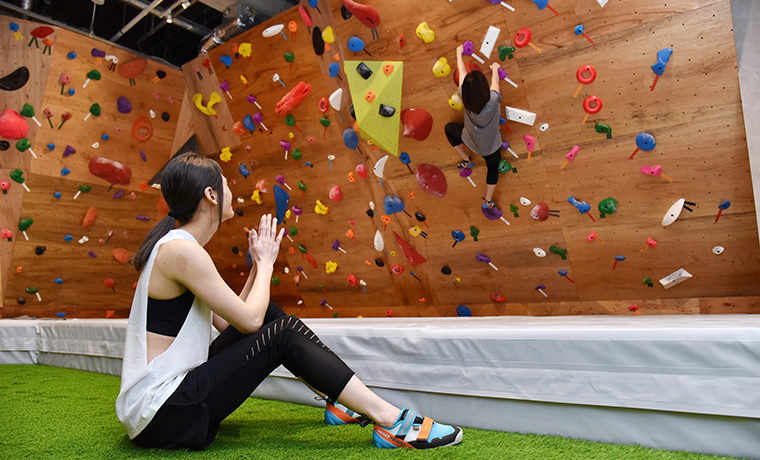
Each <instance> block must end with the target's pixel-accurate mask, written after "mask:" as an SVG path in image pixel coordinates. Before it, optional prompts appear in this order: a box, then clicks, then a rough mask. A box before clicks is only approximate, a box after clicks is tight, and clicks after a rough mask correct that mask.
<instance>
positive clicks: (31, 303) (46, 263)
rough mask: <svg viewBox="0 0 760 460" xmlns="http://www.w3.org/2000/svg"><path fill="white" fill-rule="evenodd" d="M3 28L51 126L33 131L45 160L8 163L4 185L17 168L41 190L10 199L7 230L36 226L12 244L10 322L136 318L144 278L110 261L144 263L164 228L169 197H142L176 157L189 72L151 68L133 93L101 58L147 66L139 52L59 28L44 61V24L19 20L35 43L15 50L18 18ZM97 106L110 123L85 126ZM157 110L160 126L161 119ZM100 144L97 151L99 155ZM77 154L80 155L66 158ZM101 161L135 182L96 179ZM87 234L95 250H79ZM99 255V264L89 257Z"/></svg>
mask: <svg viewBox="0 0 760 460" xmlns="http://www.w3.org/2000/svg"><path fill="white" fill-rule="evenodd" d="M0 19H1V20H3V21H4V22H3V27H2V30H3V32H2V35H1V37H2V43H3V46H4V47H8V49H9V53H11V54H9V55H19V56H22V57H23V58H24V61H23V62H24V63H25V64H26V65H27V66H29V67H30V71H31V77H32V79H31V80H30V83H29V84H28V85H27V87H25V88H23V89H22V90H20V91H19V92H17V93H20V94H21V93H22V92H23V94H24V95H25V96H24V97H25V98H27V99H28V100H29V102H30V103H31V104H32V105H33V106H34V108H35V111H36V112H37V118H38V119H39V120H40V121H41V122H42V126H41V127H39V128H37V126H36V125H34V124H33V123H30V125H31V126H32V131H31V133H32V135H33V137H30V140H31V142H32V147H33V149H34V150H35V153H36V154H37V155H38V158H37V159H31V156H30V155H29V154H28V153H24V154H22V155H19V154H18V152H16V151H15V148H13V147H12V148H11V149H10V150H9V151H7V152H3V153H2V157H1V158H3V165H2V168H3V170H2V174H3V176H4V177H7V174H8V172H7V171H8V169H15V168H17V167H18V168H20V169H22V170H23V171H24V176H25V177H26V178H27V184H28V185H29V187H30V189H31V190H32V191H31V193H27V192H23V191H22V189H21V187H16V186H14V187H13V188H12V190H11V193H10V194H9V195H7V198H6V196H4V197H3V200H6V199H7V200H9V201H4V206H5V203H13V206H15V207H16V208H17V209H16V211H15V213H9V214H6V213H5V208H4V209H3V211H4V212H3V226H5V225H8V226H9V227H10V228H12V229H14V230H15V229H16V227H17V224H18V221H19V219H20V218H24V217H32V218H33V219H34V224H33V225H32V227H31V229H30V231H28V232H27V233H28V234H29V237H30V241H28V242H27V241H25V240H24V238H23V235H21V234H20V233H19V232H18V231H16V232H15V233H16V237H15V241H14V243H8V242H5V243H3V275H4V276H3V283H6V284H7V285H6V288H5V289H4V291H3V310H2V316H3V317H13V316H19V315H24V314H28V315H32V316H52V315H55V314H56V313H58V312H66V313H67V314H68V315H69V316H79V317H87V316H92V317H104V316H105V315H106V311H108V310H113V311H114V312H115V314H116V315H117V316H126V315H127V314H128V311H129V306H130V304H131V293H132V283H133V282H134V281H135V280H136V279H137V272H136V271H135V270H134V267H132V266H131V265H119V264H118V263H117V262H116V261H115V260H114V259H113V257H112V256H111V255H110V253H111V250H112V249H113V248H115V247H124V248H126V249H127V250H128V251H129V252H130V253H131V254H134V252H135V250H136V249H137V247H138V246H139V244H140V242H141V241H142V239H143V238H144V236H145V234H146V233H147V231H148V230H149V229H150V227H151V223H153V222H155V218H156V214H157V211H156V203H157V201H158V197H159V192H158V191H157V190H155V189H153V188H148V189H147V190H145V191H142V190H141V183H143V182H147V181H148V180H150V179H151V178H152V177H153V176H154V175H155V174H156V172H158V170H159V169H160V168H161V167H162V166H163V165H164V164H165V162H166V161H167V159H168V158H169V156H170V155H171V154H172V150H171V148H172V142H173V140H174V138H175V130H176V128H177V120H178V118H179V114H180V108H181V105H182V97H183V95H184V92H185V84H184V80H183V78H182V75H181V72H180V71H178V70H177V69H174V68H171V67H167V66H166V65H163V64H160V63H158V62H154V61H150V60H148V62H147V67H146V69H145V71H144V72H143V73H142V74H141V75H139V76H138V77H137V78H136V79H135V81H134V84H133V85H130V83H129V81H128V80H127V79H126V78H124V77H122V76H121V75H119V72H118V67H116V68H115V69H113V70H110V69H109V62H108V61H106V60H99V59H96V58H95V57H93V56H92V54H91V50H92V49H93V48H97V49H100V50H102V51H105V53H106V54H107V55H114V56H116V57H117V58H118V60H119V65H122V64H124V63H126V62H128V61H130V60H132V59H134V58H137V57H138V56H136V55H134V54H133V53H129V52H126V51H123V50H121V49H118V48H115V47H113V46H110V45H107V44H104V43H101V42H99V41H97V40H93V39H90V38H88V37H84V36H82V35H78V34H76V33H73V32H71V31H68V30H65V29H58V28H56V32H55V34H54V35H53V36H54V38H55V45H54V46H53V48H52V53H51V55H49V56H48V55H44V56H42V57H40V56H41V49H40V50H36V49H35V48H34V46H32V48H28V47H27V46H26V45H27V43H28V40H29V37H28V35H29V31H30V30H32V29H33V28H34V27H36V26H38V25H39V24H34V23H31V22H24V21H17V22H19V23H21V24H22V26H21V31H22V33H23V34H24V35H25V36H26V39H25V40H24V41H21V42H15V41H13V35H12V33H10V32H9V31H8V27H7V22H8V21H9V19H8V18H5V17H2V18H0ZM69 52H75V53H76V55H77V57H76V58H75V59H68V58H67V54H68V53H69ZM13 53H15V54H13ZM4 56H5V54H4ZM40 59H41V60H40ZM38 61H39V63H38ZM14 68H15V67H14ZM93 69H96V70H98V71H99V72H100V73H101V75H102V78H101V79H100V80H99V81H95V80H93V81H91V82H90V83H89V84H88V85H87V87H86V88H83V84H84V81H85V78H86V74H87V73H88V72H89V71H90V70H93ZM3 70H4V71H5V68H4V69H3ZM158 70H163V71H164V72H166V77H165V78H163V79H160V80H157V81H156V82H154V81H153V79H154V77H155V76H156V72H157V71H158ZM62 72H66V73H67V74H69V76H70V77H71V83H70V84H69V85H67V86H66V88H65V90H66V91H64V94H63V95H62V94H61V86H60V84H59V83H58V78H59V75H60V74H61V73H62ZM69 88H73V89H74V91H75V92H74V94H73V95H68V89H69ZM2 96H5V97H16V93H7V92H3V94H2ZM120 96H124V97H126V98H127V99H128V100H129V101H130V102H131V104H132V111H131V112H130V113H128V114H122V113H120V112H119V111H118V110H117V105H116V100H117V99H118V98H119V97H120ZM95 102H97V103H98V104H99V105H100V106H101V109H102V113H101V115H100V116H99V117H94V116H91V117H90V118H89V119H88V120H87V121H84V117H85V115H86V114H87V113H88V111H89V108H90V106H91V105H92V104H93V103H95ZM18 104H19V102H16V101H14V102H8V103H7V106H10V107H12V108H15V109H16V110H20V108H21V107H20V106H17V105H18ZM44 108H50V109H51V110H52V111H53V113H54V116H53V118H52V122H53V126H54V127H53V128H51V127H50V124H49V123H48V122H47V120H46V119H45V117H44V116H43V115H42V112H43V109H44ZM151 110H152V111H153V113H155V118H152V117H151V113H150V111H151ZM64 112H70V113H71V114H72V117H71V119H70V120H68V121H67V122H66V123H65V124H64V125H63V126H62V127H61V129H58V126H59V124H60V122H61V114H62V113H64ZM163 112H166V113H168V114H169V120H168V121H163V120H162V118H161V114H162V113H163ZM139 115H144V116H146V117H148V118H149V119H150V121H151V123H152V127H153V135H152V137H151V138H150V139H149V140H148V141H146V142H143V143H139V142H137V141H136V140H135V139H134V138H133V137H132V135H131V128H132V125H133V122H134V121H135V119H136V118H137V117H138V116H139ZM103 134H108V137H109V139H108V140H104V139H103V138H102V137H101V136H102V135H103ZM96 142H97V143H98V147H97V148H96V147H94V146H93V144H95V143H96ZM50 143H52V144H55V148H54V149H53V150H52V151H50V150H49V148H48V147H47V144H50ZM67 145H71V146H72V147H74V148H75V149H76V151H77V152H76V153H75V154H73V155H70V156H68V157H64V156H63V152H64V150H65V148H66V146H67ZM140 151H143V153H144V155H145V158H146V159H145V160H142V158H141V155H140ZM93 156H102V157H106V158H109V159H112V160H115V161H118V162H121V163H123V164H125V165H127V166H128V167H130V169H131V171H132V178H131V181H130V183H129V184H126V185H125V184H122V185H118V186H115V187H113V188H112V189H111V188H109V185H110V184H108V183H107V182H106V181H105V180H103V179H101V178H98V177H96V176H94V175H92V174H91V173H90V172H89V167H88V164H89V160H90V158H92V157H93ZM11 159H13V161H10V160H11ZM14 162H15V163H14ZM6 168H7V169H6ZM63 168H68V170H69V171H70V173H69V174H68V175H65V176H64V175H63V174H62V172H61V171H62V169H63ZM83 184H86V185H90V186H91V187H92V191H90V192H89V193H87V194H82V195H81V196H80V197H79V198H78V199H77V200H76V201H74V200H73V197H74V195H75V193H76V192H77V189H78V187H79V186H80V185H83ZM55 192H60V193H61V198H60V200H57V199H56V198H54V197H53V194H54V193H55ZM117 192H123V193H124V195H123V196H122V197H121V198H119V199H115V198H113V196H114V195H115V194H116V193H117ZM132 193H134V194H135V195H134V196H135V198H134V199H133V198H132V197H131V194H132ZM10 200H12V201H10ZM90 206H95V207H96V208H97V209H98V212H99V217H98V220H97V221H96V223H95V224H94V225H93V226H92V227H90V229H88V230H84V229H83V228H82V227H81V220H82V217H83V216H84V214H85V212H86V210H87V208H88V207H90ZM136 215H143V216H146V217H148V218H150V221H148V222H146V221H141V220H137V219H136V218H135V216H136ZM110 230H113V231H114V235H113V236H112V238H111V240H110V241H109V243H108V245H107V246H102V245H100V244H99V243H98V239H100V238H103V239H105V238H106V235H107V234H108V231H110ZM67 233H68V234H71V235H72V236H74V237H75V240H74V241H73V242H71V243H65V242H64V240H63V238H64V235H65V234H67ZM83 235H87V236H88V237H89V238H90V241H89V242H88V243H86V244H84V245H79V244H78V243H77V240H79V239H80V238H81V237H82V236H83ZM11 245H13V246H11ZM38 245H41V246H45V247H46V248H47V249H46V251H45V252H44V254H43V255H39V256H38V255H35V253H34V249H35V247H36V246H38ZM90 250H92V251H93V252H94V253H95V254H96V255H97V258H93V257H91V256H89V255H88V252H89V251H90ZM19 266H21V267H23V268H22V270H21V272H17V270H16V269H17V267H19ZM58 277H60V278H62V279H63V280H64V282H63V284H61V285H58V284H56V283H54V280H55V279H56V278H58ZM106 277H111V278H114V280H115V281H116V283H117V284H116V293H114V292H113V291H112V290H111V289H108V288H106V287H105V285H104V283H103V280H104V278H106ZM28 286H35V287H38V288H39V290H40V293H41V297H42V302H38V301H37V299H36V297H35V296H33V295H31V296H30V295H28V294H26V293H25V292H24V291H25V289H26V288H27V287H28ZM18 297H25V298H26V300H27V303H26V304H25V305H24V306H23V307H21V306H19V305H18V304H17V299H18Z"/></svg>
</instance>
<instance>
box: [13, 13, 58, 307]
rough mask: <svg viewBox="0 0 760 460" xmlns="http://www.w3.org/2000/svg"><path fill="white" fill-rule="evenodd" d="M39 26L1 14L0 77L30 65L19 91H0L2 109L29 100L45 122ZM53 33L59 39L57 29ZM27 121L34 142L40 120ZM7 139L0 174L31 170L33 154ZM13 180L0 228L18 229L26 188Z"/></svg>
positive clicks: (45, 61) (45, 60) (44, 62)
mask: <svg viewBox="0 0 760 460" xmlns="http://www.w3.org/2000/svg"><path fill="white" fill-rule="evenodd" d="M11 22H15V23H16V24H18V25H19V33H20V35H19V37H23V38H20V39H16V36H15V35H14V33H13V32H11V31H10V23H11ZM37 26H38V24H34V23H31V22H28V21H23V20H20V19H13V18H9V17H7V16H0V30H2V34H0V55H2V56H3V64H2V66H0V77H5V76H6V75H8V74H10V73H11V72H13V71H14V70H16V69H17V68H19V67H21V66H26V67H27V68H28V69H29V81H28V82H27V83H26V85H24V86H23V87H22V88H20V89H18V90H16V91H2V92H0V110H2V111H5V109H7V108H10V109H13V110H15V111H16V112H20V111H21V110H22V108H23V106H24V104H25V103H28V104H31V105H32V107H34V109H35V112H37V115H38V116H37V119H38V120H39V121H40V122H42V121H44V117H42V110H41V109H40V105H41V103H42V99H43V95H44V91H45V82H46V81H47V74H48V71H49V68H50V61H51V55H50V54H43V53H42V51H43V50H44V48H43V47H40V48H38V47H35V46H33V45H32V46H31V47H30V46H29V43H30V41H31V39H32V37H31V36H30V32H31V31H32V30H33V29H34V28H35V27H37ZM51 37H52V38H54V39H56V38H57V33H54V34H53V35H51ZM38 43H39V40H38ZM40 45H41V44H40ZM27 121H28V125H29V134H28V135H27V137H28V138H29V139H30V141H31V142H34V140H35V139H36V135H37V130H38V127H37V124H35V123H34V122H33V121H32V120H27ZM8 142H10V144H11V147H10V148H9V149H8V150H6V151H4V152H0V177H2V178H3V179H4V180H8V177H9V173H10V172H11V171H13V170H14V169H21V170H22V171H28V170H29V164H30V163H31V161H32V155H31V154H30V153H29V152H28V151H27V152H23V153H22V152H19V151H18V150H17V149H16V148H15V144H16V141H15V140H13V139H8ZM33 148H34V149H35V150H36V151H35V153H41V152H40V149H39V148H38V147H37V144H36V143H35V144H34V147H33ZM11 184H12V186H11V189H10V190H9V191H8V194H6V195H2V196H0V228H8V229H10V230H12V231H14V232H16V226H17V223H18V219H19V209H20V207H21V200H22V197H23V196H24V193H25V192H24V189H23V188H22V186H21V185H20V184H17V183H15V182H11ZM13 246H14V242H12V241H11V242H9V241H5V240H3V241H2V242H0V280H2V290H0V294H2V293H5V289H6V286H7V284H8V279H9V276H8V270H9V267H10V264H11V255H12V254H13Z"/></svg>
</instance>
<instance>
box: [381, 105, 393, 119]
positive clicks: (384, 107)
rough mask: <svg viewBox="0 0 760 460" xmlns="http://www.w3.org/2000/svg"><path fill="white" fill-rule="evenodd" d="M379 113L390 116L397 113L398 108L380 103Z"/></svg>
mask: <svg viewBox="0 0 760 460" xmlns="http://www.w3.org/2000/svg"><path fill="white" fill-rule="evenodd" d="M378 113H379V114H380V116H381V117H386V118H390V117H392V116H393V114H394V113H396V109H394V108H393V107H391V106H389V105H385V104H380V110H378Z"/></svg>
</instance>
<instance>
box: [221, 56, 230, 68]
mask: <svg viewBox="0 0 760 460" xmlns="http://www.w3.org/2000/svg"><path fill="white" fill-rule="evenodd" d="M219 60H220V61H222V64H224V65H225V67H227V68H229V67H230V66H231V65H232V57H230V56H229V55H226V54H225V55H224V56H219Z"/></svg>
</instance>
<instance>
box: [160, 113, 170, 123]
mask: <svg viewBox="0 0 760 460" xmlns="http://www.w3.org/2000/svg"><path fill="white" fill-rule="evenodd" d="M170 118H171V115H169V112H164V113H162V114H161V119H162V120H164V121H169V119H170Z"/></svg>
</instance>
